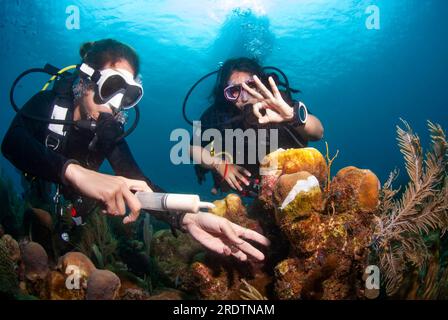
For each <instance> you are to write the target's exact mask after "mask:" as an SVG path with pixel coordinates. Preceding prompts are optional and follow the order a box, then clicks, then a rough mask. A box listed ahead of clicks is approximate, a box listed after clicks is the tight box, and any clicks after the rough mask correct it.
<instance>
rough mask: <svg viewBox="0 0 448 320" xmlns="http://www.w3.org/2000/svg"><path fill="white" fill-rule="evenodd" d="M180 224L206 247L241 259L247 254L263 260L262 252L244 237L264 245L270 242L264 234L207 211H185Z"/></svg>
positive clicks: (245, 258)
mask: <svg viewBox="0 0 448 320" xmlns="http://www.w3.org/2000/svg"><path fill="white" fill-rule="evenodd" d="M182 226H183V228H184V230H186V231H188V232H189V233H190V234H191V236H192V237H193V238H195V239H196V240H197V241H198V242H199V243H201V244H202V245H203V246H205V247H206V248H208V249H210V250H212V251H214V252H217V253H219V254H223V255H227V256H228V255H233V256H234V257H236V258H238V259H239V260H241V261H246V260H247V256H248V255H249V256H251V257H254V258H255V259H257V260H260V261H261V260H264V254H263V253H262V252H261V251H260V250H258V249H256V248H255V247H254V246H252V245H251V244H250V243H249V242H247V241H246V240H245V239H247V240H252V241H256V242H258V243H260V244H262V245H265V246H268V245H269V244H270V243H269V239H268V238H266V237H265V236H263V235H261V234H259V233H257V232H255V231H253V230H250V229H247V228H243V227H241V226H239V225H237V224H235V223H232V222H230V221H229V220H227V219H225V218H222V217H219V216H216V215H214V214H212V213H208V212H199V213H187V214H186V215H185V217H184V219H183V220H182Z"/></svg>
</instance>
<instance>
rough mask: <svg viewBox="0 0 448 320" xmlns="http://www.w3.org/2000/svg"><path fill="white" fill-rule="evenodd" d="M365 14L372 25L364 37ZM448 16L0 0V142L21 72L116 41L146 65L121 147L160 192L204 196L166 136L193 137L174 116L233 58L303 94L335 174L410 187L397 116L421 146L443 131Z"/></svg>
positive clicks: (337, 8) (404, 8)
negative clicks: (276, 75)
mask: <svg viewBox="0 0 448 320" xmlns="http://www.w3.org/2000/svg"><path fill="white" fill-rule="evenodd" d="M372 5H374V6H375V7H374V8H375V10H377V13H378V14H379V16H378V17H379V20H378V21H379V26H377V27H379V28H374V29H369V28H367V26H366V21H368V19H369V16H370V15H371V11H369V10H367V9H368V7H369V6H372ZM69 6H75V7H76V8H77V9H79V28H74V29H71V28H67V25H66V23H67V19H70V15H71V12H72V11H70V7H69ZM68 7H69V8H68ZM67 9H69V10H68V11H67ZM366 10H367V12H366ZM447 16H448V3H447V2H446V1H443V0H440V1H437V0H394V1H390V0H389V1H388V0H368V1H365V0H296V1H283V0H282V1H280V0H272V1H268V0H264V1H263V0H240V1H236V0H223V1H205V0H199V1H180V0H178V1H175V0H166V1H144V0H133V1H128V0H113V1H112V0H107V1H101V2H99V1H92V0H78V1H75V0H70V1H66V0H59V1H56V0H47V1H25V0H14V1H7V0H1V1H0V34H1V45H0V70H1V71H2V77H1V78H0V88H1V90H0V105H1V117H0V138H3V135H4V133H5V132H6V130H7V128H8V126H9V123H10V121H11V120H12V118H13V116H14V112H13V110H12V108H11V107H10V104H9V87H10V85H11V83H12V82H13V80H14V79H15V77H16V76H17V75H18V74H19V73H20V72H22V71H23V70H25V69H28V68H31V67H42V66H43V65H44V64H45V63H47V62H49V63H51V64H53V65H56V66H61V67H62V66H66V65H70V64H75V63H78V62H79V55H78V50H79V46H80V44H81V43H83V42H85V41H93V40H98V39H102V38H115V39H117V40H120V41H123V42H125V43H127V44H129V45H131V46H133V47H134V48H135V49H136V50H137V52H138V53H139V55H140V57H141V60H142V71H141V73H142V77H143V83H144V86H145V96H144V98H143V100H142V102H141V104H140V108H141V111H142V116H141V122H140V125H139V127H138V128H137V130H136V131H135V132H134V133H133V134H132V136H130V137H129V138H128V142H129V144H130V146H131V149H132V150H133V153H134V156H135V158H136V159H137V161H138V162H139V164H140V166H141V167H142V168H143V170H144V172H145V173H146V174H147V176H149V177H150V178H151V179H152V180H153V181H155V182H156V183H157V184H159V185H161V186H163V187H164V188H165V189H167V190H170V191H173V192H184V193H200V194H201V195H202V197H203V198H211V196H210V194H209V189H210V184H211V181H210V179H209V180H208V184H207V185H204V186H199V185H198V184H197V181H196V176H195V174H194V170H193V167H192V166H191V165H178V166H176V165H174V164H172V163H171V161H170V150H171V148H172V147H173V145H174V142H172V141H170V133H171V132H172V130H173V129H175V128H186V129H188V130H190V128H189V126H188V125H187V124H186V123H185V122H184V121H183V119H182V113H181V104H182V100H183V98H184V95H185V94H186V92H187V91H188V89H189V87H190V86H191V85H192V84H193V83H194V82H195V81H196V80H197V79H198V78H199V77H201V76H202V75H204V74H205V73H207V72H209V71H212V70H215V69H216V68H217V66H218V64H219V63H220V62H222V61H224V60H226V59H227V58H230V57H237V56H250V57H257V58H258V59H260V61H262V63H263V64H265V65H274V66H277V67H279V68H281V69H283V70H284V71H285V73H286V74H287V75H288V77H289V80H290V82H291V84H292V86H293V87H297V88H299V89H300V90H301V91H302V92H303V93H302V94H300V95H298V96H297V98H299V99H300V100H302V101H304V102H305V103H306V105H307V106H308V107H309V108H310V110H311V111H312V112H313V114H315V115H316V116H318V117H319V119H320V120H321V121H322V123H323V125H324V128H325V136H324V138H323V139H322V141H320V142H318V143H311V144H310V146H313V147H316V148H318V149H319V150H320V151H321V152H322V153H325V144H324V142H325V141H327V142H328V143H329V146H330V152H331V153H332V154H333V153H335V152H336V150H339V156H338V158H337V159H336V161H335V162H334V165H333V172H332V173H333V174H335V173H336V172H337V170H338V169H340V168H342V167H345V166H348V165H354V166H357V167H360V168H368V169H371V170H372V171H374V172H375V173H376V174H377V175H378V177H379V178H380V180H381V181H382V182H384V181H385V179H386V178H387V176H388V174H389V172H390V171H391V170H393V169H394V168H396V167H398V168H401V169H402V170H401V180H400V181H401V182H406V181H407V177H406V175H405V171H404V170H403V160H402V157H401V154H400V152H399V150H398V147H397V145H396V134H395V130H396V128H395V126H396V125H397V124H400V120H399V118H400V117H401V118H403V119H405V120H407V121H408V122H409V123H410V124H411V126H412V127H413V129H414V130H415V131H416V132H418V133H419V134H420V136H421V139H422V142H423V145H424V146H426V145H427V143H428V135H427V129H426V120H431V121H433V122H438V123H440V124H441V125H442V126H443V127H444V128H445V129H446V128H448V116H447V110H448V103H447V97H446V92H447V90H446V86H447V84H448V81H447V80H448V79H447V78H448V61H447V57H448V42H447V41H446V40H447V33H448V20H447V19H446V17H447ZM378 21H377V22H378ZM45 80H46V77H44V76H41V75H33V76H30V77H29V78H27V79H26V80H24V81H23V82H22V83H21V85H20V86H19V87H18V89H17V93H16V99H17V101H18V102H20V104H22V103H24V102H25V101H26V100H27V99H28V98H29V97H30V96H31V95H32V94H33V93H35V92H37V91H38V90H39V89H40V88H41V86H42V84H43V83H44V82H45ZM213 80H214V79H209V80H208V81H205V82H204V83H202V84H201V85H200V86H199V87H198V89H197V90H196V91H195V93H194V95H193V96H192V98H191V99H190V102H189V108H188V113H189V116H190V118H194V117H198V116H199V115H200V114H201V112H202V111H203V110H204V109H205V108H206V107H207V106H208V100H207V97H208V95H209V93H210V90H211V86H212V84H213ZM131 119H132V114H131ZM0 167H1V168H3V169H4V170H5V171H6V173H7V175H9V176H10V177H12V178H13V180H14V181H15V182H16V184H17V185H18V186H19V181H20V178H19V177H20V176H19V173H18V172H17V171H16V170H15V169H14V168H13V167H12V165H11V164H10V163H9V162H8V161H7V160H6V159H5V158H3V157H0ZM104 170H106V171H108V170H110V169H109V168H108V166H107V165H105V167H104Z"/></svg>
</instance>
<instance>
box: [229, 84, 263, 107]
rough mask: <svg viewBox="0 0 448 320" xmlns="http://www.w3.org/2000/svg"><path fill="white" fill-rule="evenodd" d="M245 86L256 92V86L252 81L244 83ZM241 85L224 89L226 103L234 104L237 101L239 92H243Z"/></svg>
mask: <svg viewBox="0 0 448 320" xmlns="http://www.w3.org/2000/svg"><path fill="white" fill-rule="evenodd" d="M246 84H247V85H248V86H249V88H251V89H254V90H256V89H257V84H256V83H255V81H254V80H248V81H246ZM243 90H244V89H243V85H242V84H234V85H230V86H227V87H225V88H224V97H225V98H226V99H227V101H230V102H234V101H236V100H238V98H239V97H240V95H241V92H242V91H243Z"/></svg>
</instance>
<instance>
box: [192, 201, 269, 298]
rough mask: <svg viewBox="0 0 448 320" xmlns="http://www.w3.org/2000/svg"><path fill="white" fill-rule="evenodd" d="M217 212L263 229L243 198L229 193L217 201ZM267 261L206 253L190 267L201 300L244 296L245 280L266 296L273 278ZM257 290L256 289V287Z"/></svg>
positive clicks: (242, 223)
mask: <svg viewBox="0 0 448 320" xmlns="http://www.w3.org/2000/svg"><path fill="white" fill-rule="evenodd" d="M215 205H216V208H215V209H213V210H212V212H213V213H214V214H217V215H220V216H223V217H225V218H227V219H229V220H230V221H232V222H234V223H238V224H240V225H242V226H244V227H246V228H250V229H252V230H256V231H258V232H261V231H262V230H261V227H260V225H259V223H258V222H257V221H256V220H254V219H251V218H249V216H248V213H247V210H246V207H245V206H244V205H243V203H242V201H241V198H240V197H239V196H238V195H235V194H229V195H227V197H226V198H225V199H223V200H218V201H215ZM263 266H264V264H263V263H260V262H255V261H251V260H249V261H248V262H240V261H238V260H237V259H236V258H233V257H223V256H220V255H218V254H215V253H212V252H208V251H207V252H206V253H205V254H204V256H203V258H202V259H201V261H196V262H194V263H193V264H192V265H191V266H190V272H191V275H192V278H193V282H192V283H193V284H194V289H195V292H196V294H197V295H198V297H199V298H201V299H211V300H215V299H240V296H241V291H240V290H241V288H242V287H243V286H244V283H243V280H244V281H247V282H246V283H248V284H249V285H251V286H252V287H253V288H255V289H256V290H258V291H259V292H261V294H264V295H266V291H267V286H268V284H269V283H271V282H272V280H271V277H270V275H269V274H267V273H266V272H265V271H264V270H263ZM255 289H254V290H255Z"/></svg>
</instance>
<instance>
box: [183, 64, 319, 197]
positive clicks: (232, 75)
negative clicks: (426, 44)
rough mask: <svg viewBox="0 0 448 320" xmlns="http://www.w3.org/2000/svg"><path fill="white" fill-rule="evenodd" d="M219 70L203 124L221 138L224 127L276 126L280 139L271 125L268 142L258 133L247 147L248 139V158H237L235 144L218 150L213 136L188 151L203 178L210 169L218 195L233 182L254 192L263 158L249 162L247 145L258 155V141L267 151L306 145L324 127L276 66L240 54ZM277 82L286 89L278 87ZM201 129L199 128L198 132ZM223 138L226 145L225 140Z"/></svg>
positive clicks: (248, 192)
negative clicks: (274, 136) (240, 160)
mask: <svg viewBox="0 0 448 320" xmlns="http://www.w3.org/2000/svg"><path fill="white" fill-rule="evenodd" d="M268 69H274V70H275V71H277V72H280V73H281V74H282V75H283V77H284V79H285V81H284V82H283V83H282V82H281V81H280V78H279V76H278V75H277V73H270V74H269V73H267V72H266V71H267V70H268ZM216 73H218V77H217V80H216V84H215V87H214V89H213V92H212V99H213V103H212V105H211V106H210V107H209V108H208V109H207V110H206V111H205V112H204V113H203V114H202V116H201V117H200V125H201V129H210V128H213V129H217V130H219V132H221V135H222V137H225V131H226V129H232V130H235V129H242V130H247V129H254V130H256V131H258V130H259V129H274V130H277V131H276V132H277V135H278V141H277V143H276V145H275V146H274V145H272V146H271V145H270V141H271V140H270V137H269V132H270V131H269V130H267V133H268V135H267V137H266V139H264V141H259V138H258V137H257V141H256V142H255V143H252V144H251V145H250V146H248V145H247V144H248V142H247V141H246V140H245V143H246V146H245V148H244V151H243V152H245V153H246V154H245V155H244V158H243V159H244V161H245V162H244V163H236V161H235V159H236V158H237V156H238V155H237V152H241V151H236V150H235V148H233V149H232V150H225V151H224V152H219V154H217V155H216V154H214V153H215V152H214V145H215V144H214V141H212V142H210V143H209V141H202V140H201V145H196V144H194V143H192V145H191V147H190V156H191V158H192V159H193V160H194V161H195V162H196V163H198V164H199V165H198V164H197V165H196V166H195V170H196V174H197V175H198V180H199V182H200V183H201V182H202V181H203V180H204V179H205V174H206V173H207V172H208V171H212V175H213V179H214V187H213V188H212V193H214V194H216V193H217V192H218V189H219V188H221V189H222V190H223V191H227V190H228V189H229V187H231V188H232V189H235V190H237V191H240V193H242V194H243V195H251V194H252V195H253V196H256V191H257V189H256V188H257V187H258V181H259V165H260V163H259V162H260V161H259V160H260V159H258V158H256V160H257V161H256V162H255V163H248V161H247V159H248V157H249V155H248V154H247V153H248V152H249V149H250V148H252V149H251V150H252V152H255V154H258V151H257V149H256V147H254V146H258V145H259V144H260V143H261V144H264V145H266V147H267V153H270V152H273V151H275V148H276V147H277V148H284V149H287V148H303V147H306V146H307V145H308V141H317V140H320V139H321V138H322V136H323V126H322V124H321V122H320V121H319V119H318V118H317V117H316V116H314V115H312V114H311V113H310V112H309V111H308V109H307V107H306V106H305V104H304V103H303V102H300V101H295V100H294V99H293V98H292V92H299V91H298V90H295V89H292V88H291V87H289V82H288V80H287V77H286V75H284V73H283V72H281V70H279V69H277V68H274V67H264V68H263V67H262V66H260V64H259V63H258V62H257V61H256V60H254V59H249V58H238V59H230V60H227V61H226V62H225V63H224V64H223V65H222V67H221V68H220V69H219V71H217V72H216ZM211 74H213V73H210V74H209V75H211ZM209 75H207V76H209ZM207 76H205V77H207ZM205 77H203V78H202V79H204V78H205ZM202 79H201V80H202ZM196 85H197V83H196V84H195V86H196ZM278 85H282V86H283V87H285V89H284V90H279V88H278ZM195 86H193V88H192V89H194V87H195ZM190 93H191V92H189V94H190ZM189 94H188V95H189ZM188 95H187V98H188ZM184 108H185V103H184ZM184 116H185V111H184ZM198 132H200V131H199V130H196V131H195V132H194V134H197V133H198ZM223 140H225V138H223ZM193 141H194V139H193ZM220 142H221V143H223V144H225V141H220ZM254 181H255V182H256V183H254Z"/></svg>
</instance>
